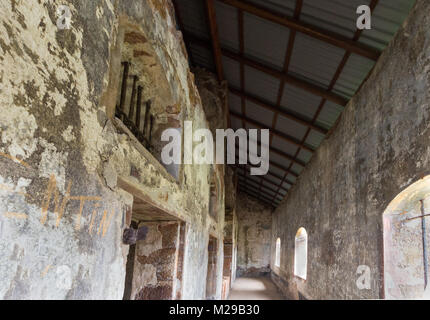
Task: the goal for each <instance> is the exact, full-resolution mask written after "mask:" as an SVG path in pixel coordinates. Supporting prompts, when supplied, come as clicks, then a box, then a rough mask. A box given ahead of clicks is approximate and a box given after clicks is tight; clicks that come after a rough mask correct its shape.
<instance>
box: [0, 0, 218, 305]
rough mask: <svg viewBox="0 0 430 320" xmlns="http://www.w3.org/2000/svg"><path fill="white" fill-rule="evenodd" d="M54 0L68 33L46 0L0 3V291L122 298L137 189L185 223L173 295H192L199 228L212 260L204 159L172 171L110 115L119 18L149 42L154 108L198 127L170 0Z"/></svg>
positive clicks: (198, 288)
mask: <svg viewBox="0 0 430 320" xmlns="http://www.w3.org/2000/svg"><path fill="white" fill-rule="evenodd" d="M61 4H63V5H67V6H69V7H70V9H71V14H72V16H71V28H70V29H59V28H58V27H57V25H56V24H57V19H58V15H57V13H56V12H57V9H58V3H56V2H53V1H46V0H45V1H43V0H42V1H2V2H1V4H0V16H1V18H0V19H1V24H0V81H1V91H0V108H1V111H2V112H1V114H2V116H1V117H0V130H1V132H0V134H1V139H0V187H1V188H0V237H1V241H0V298H1V299H49V298H52V299H121V298H122V295H123V292H124V280H125V263H126V257H127V252H128V246H125V245H122V232H123V230H124V228H125V227H127V225H128V223H129V220H130V219H126V213H127V212H130V210H131V206H132V204H133V196H134V197H136V196H139V197H142V198H143V200H145V201H146V202H148V203H151V205H153V206H155V207H157V208H159V209H161V210H164V211H166V212H168V213H169V214H171V215H173V216H175V217H177V218H178V219H180V220H182V221H185V222H186V223H187V226H188V228H187V233H186V239H185V243H186V246H185V252H184V268H183V275H182V279H183V282H182V298H185V299H202V298H204V297H205V287H204V285H202V284H204V283H206V278H205V277H206V271H207V255H208V252H207V244H208V237H209V232H211V234H212V235H214V236H216V237H218V238H219V240H220V241H218V243H219V244H220V248H219V250H218V253H219V258H218V261H222V246H221V244H222V238H223V219H224V214H223V207H222V206H221V207H220V208H219V210H220V214H219V215H218V217H219V218H218V220H217V221H213V219H212V220H211V219H210V218H209V214H208V207H209V189H210V185H209V183H208V181H209V178H210V177H209V173H210V166H209V165H198V166H194V165H183V166H182V167H181V169H180V171H179V178H178V179H177V180H176V179H174V178H173V177H172V176H170V175H169V174H168V173H167V171H166V170H165V169H164V168H163V167H162V166H161V165H160V164H159V163H158V162H157V161H156V159H155V158H154V157H153V156H152V155H151V154H150V153H149V152H148V151H147V150H146V149H144V148H143V147H142V146H141V145H140V144H139V143H138V142H137V140H136V139H135V138H134V137H133V136H132V135H130V134H129V132H127V130H126V129H125V128H124V127H123V126H122V125H121V123H119V122H118V121H116V120H115V119H113V117H112V116H113V108H114V107H115V101H116V97H117V94H118V83H119V72H118V70H119V69H120V62H121V61H120V55H118V52H120V48H118V47H119V46H120V45H121V44H120V43H121V41H120V40H121V39H119V38H120V30H121V28H122V26H124V25H131V26H132V27H133V28H134V29H135V30H138V31H139V32H141V34H142V35H143V37H140V40H139V41H142V42H145V41H146V42H147V44H148V47H150V48H152V49H151V50H152V52H151V54H152V56H151V57H152V58H153V64H154V65H155V66H156V67H154V68H155V69H157V70H158V71H157V70H155V69H154V70H155V71H157V72H159V73H161V74H162V75H163V77H162V79H163V81H164V82H162V83H160V86H159V87H160V88H162V89H163V92H165V91H166V92H167V91H168V92H169V93H168V95H169V101H168V102H169V106H166V107H172V106H179V107H180V110H181V112H180V116H181V119H180V121H181V122H182V121H184V120H193V129H198V128H209V124H208V122H207V120H206V118H205V113H204V110H203V107H202V103H201V100H200V97H199V94H198V91H197V88H196V86H195V85H194V78H193V75H192V73H190V71H189V68H188V62H187V57H186V52H185V49H184V45H183V41H182V38H181V34H180V32H179V31H177V30H176V23H175V21H174V18H173V17H174V15H173V9H172V5H171V3H170V1H166V0H151V1H137V0H136V1H134V0H129V1H114V0H104V1H78V0H68V1H67V0H66V1H63V2H62V3H61ZM151 70H152V69H151ZM160 70H161V71H160ZM155 71H154V72H155ZM160 79H161V78H160ZM155 89H156V88H154V90H152V89H151V90H150V91H149V92H150V94H152V93H151V92H154V93H153V94H157V90H155ZM175 114H176V113H175ZM221 169H223V168H221ZM221 169H220V170H221ZM218 176H219V177H220V179H223V174H219V175H218ZM220 185H221V186H222V188H223V189H222V190H221V191H220V195H221V196H222V197H224V186H223V183H222V181H221V184H220ZM123 189H126V190H127V192H125V191H124V190H123ZM222 199H223V198H222ZM221 202H222V203H223V202H224V201H223V200H222V201H221ZM217 270H218V274H219V275H220V277H219V278H220V279H221V278H222V277H221V275H222V264H219V266H218V269H217ZM217 293H218V297H219V296H220V294H221V281H220V282H219V285H218V288H217Z"/></svg>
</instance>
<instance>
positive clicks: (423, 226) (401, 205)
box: [383, 176, 430, 299]
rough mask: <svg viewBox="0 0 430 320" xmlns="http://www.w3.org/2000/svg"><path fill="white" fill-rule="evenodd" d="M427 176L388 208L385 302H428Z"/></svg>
mask: <svg viewBox="0 0 430 320" xmlns="http://www.w3.org/2000/svg"><path fill="white" fill-rule="evenodd" d="M429 215H430V176H427V177H425V178H423V179H420V180H419V181H417V182H415V183H413V184H412V185H410V186H409V187H407V188H406V189H405V190H403V191H402V192H401V193H399V194H398V195H397V196H396V197H395V198H394V200H392V201H391V203H390V204H389V205H388V207H387V208H386V210H385V211H384V214H383V222H384V292H385V298H386V299H420V298H427V299H429V298H430V296H429V290H430V288H429V285H428V281H429V267H428V265H429V262H430V259H429V254H428V252H429V246H430V233H429V231H430V217H429Z"/></svg>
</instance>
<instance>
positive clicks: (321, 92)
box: [187, 33, 348, 106]
mask: <svg viewBox="0 0 430 320" xmlns="http://www.w3.org/2000/svg"><path fill="white" fill-rule="evenodd" d="M187 38H188V39H189V40H190V41H191V42H193V43H195V44H196V45H199V46H202V47H205V48H209V47H210V44H209V43H208V41H207V40H205V39H202V38H200V37H198V36H195V35H193V34H191V33H187ZM221 53H222V54H223V55H224V56H226V57H228V58H230V59H233V60H235V61H237V62H239V63H243V64H245V65H247V66H249V67H252V68H254V69H256V70H258V71H261V72H263V73H266V74H268V75H271V76H272V77H274V78H277V79H279V80H284V81H285V82H286V83H288V84H290V85H292V86H294V87H296V88H299V89H302V90H304V91H307V92H310V93H312V94H314V95H317V96H320V97H322V98H325V99H327V100H329V101H332V102H334V103H336V104H338V105H341V106H345V105H346V104H347V103H348V100H347V99H345V98H344V97H342V96H340V95H337V94H335V93H333V92H330V91H329V90H326V89H325V88H322V87H319V86H317V85H315V84H313V83H310V82H307V81H305V80H303V79H300V78H297V77H295V76H292V75H290V74H286V73H284V72H281V71H278V70H276V69H273V68H272V67H269V66H266V65H264V64H262V63H261V62H258V61H255V60H253V59H250V58H247V57H241V56H240V54H238V53H235V52H233V51H231V50H229V49H226V48H221Z"/></svg>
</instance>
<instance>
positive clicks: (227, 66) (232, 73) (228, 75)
mask: <svg viewBox="0 0 430 320" xmlns="http://www.w3.org/2000/svg"><path fill="white" fill-rule="evenodd" d="M222 64H223V69H224V76H225V79H226V80H227V82H228V83H229V84H230V85H231V86H233V87H236V88H239V87H240V64H239V63H238V62H237V61H235V60H233V59H230V58H227V57H222Z"/></svg>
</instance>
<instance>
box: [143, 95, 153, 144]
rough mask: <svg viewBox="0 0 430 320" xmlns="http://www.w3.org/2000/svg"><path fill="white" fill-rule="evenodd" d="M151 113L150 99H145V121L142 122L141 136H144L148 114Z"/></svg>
mask: <svg viewBox="0 0 430 320" xmlns="http://www.w3.org/2000/svg"><path fill="white" fill-rule="evenodd" d="M150 114H151V100H148V101H146V110H145V122H144V123H143V136H144V137H146V134H145V133H147V132H148V123H149V116H150Z"/></svg>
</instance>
